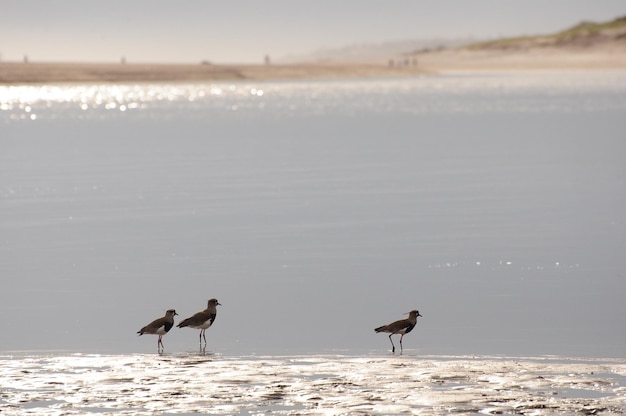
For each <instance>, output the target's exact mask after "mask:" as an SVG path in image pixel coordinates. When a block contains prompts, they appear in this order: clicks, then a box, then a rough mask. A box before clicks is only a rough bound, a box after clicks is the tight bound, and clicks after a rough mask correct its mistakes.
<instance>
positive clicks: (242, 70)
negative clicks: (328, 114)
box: [0, 48, 626, 85]
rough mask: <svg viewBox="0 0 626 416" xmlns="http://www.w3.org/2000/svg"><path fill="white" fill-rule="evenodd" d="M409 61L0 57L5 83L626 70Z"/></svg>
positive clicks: (506, 59) (442, 55)
mask: <svg viewBox="0 0 626 416" xmlns="http://www.w3.org/2000/svg"><path fill="white" fill-rule="evenodd" d="M407 61H408V62H410V65H400V64H394V65H391V64H389V63H388V62H373V63H360V64H355V63H300V64H271V65H221V64H130V63H127V64H121V63H117V64H116V63H100V64H99V63H44V62H42V63H40V62H30V63H21V62H20V63H16V62H0V84H5V85H6V84H31V83H67V82H75V83H84V82H104V83H108V82H195V81H237V80H290V79H337V78H339V79H341V78H372V77H378V78H380V77H404V76H414V75H418V74H433V73H445V72H458V71H495V72H501V71H537V70H566V71H570V70H574V71H580V70H624V69H626V53H624V51H623V50H622V49H621V48H612V49H609V48H605V49H599V50H595V49H592V50H580V51H569V50H561V49H547V48H542V49H530V50H523V51H519V50H517V51H501V50H499V51H493V50H468V49H458V50H443V51H436V52H427V53H420V54H416V55H413V57H412V58H411V59H408V60H407Z"/></svg>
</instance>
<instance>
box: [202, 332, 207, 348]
mask: <svg viewBox="0 0 626 416" xmlns="http://www.w3.org/2000/svg"><path fill="white" fill-rule="evenodd" d="M202 338H204V345H206V329H203V330H202Z"/></svg>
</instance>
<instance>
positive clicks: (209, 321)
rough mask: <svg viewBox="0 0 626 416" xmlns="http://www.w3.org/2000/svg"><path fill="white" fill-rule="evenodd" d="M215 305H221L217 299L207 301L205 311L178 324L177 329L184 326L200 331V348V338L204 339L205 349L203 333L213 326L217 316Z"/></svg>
mask: <svg viewBox="0 0 626 416" xmlns="http://www.w3.org/2000/svg"><path fill="white" fill-rule="evenodd" d="M217 305H221V303H219V302H218V301H217V299H209V303H208V305H207V307H206V309H205V310H203V311H200V312H198V313H196V314H195V315H194V316H192V317H190V318H187V319H183V320H182V321H181V322H179V323H178V325H177V326H178V327H179V328H184V327H186V326H188V327H190V328H196V329H199V330H200V347H202V338H204V346H205V347H206V335H205V332H206V330H207V329H208V328H210V327H211V325H213V321H215V317H216V316H217Z"/></svg>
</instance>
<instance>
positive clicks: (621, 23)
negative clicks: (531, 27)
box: [467, 16, 626, 50]
mask: <svg viewBox="0 0 626 416" xmlns="http://www.w3.org/2000/svg"><path fill="white" fill-rule="evenodd" d="M599 39H603V40H621V41H624V40H626V16H624V17H620V18H617V19H614V20H611V21H609V22H603V23H594V22H581V23H579V24H577V25H576V26H573V27H571V28H569V29H566V30H563V31H561V32H558V33H554V34H550V35H536V36H519V37H512V38H503V39H496V40H490V41H485V42H478V43H474V44H472V45H469V46H467V49H472V50H480V49H522V48H528V47H549V46H567V45H571V46H579V47H585V46H590V45H591V44H592V42H593V41H595V40H599Z"/></svg>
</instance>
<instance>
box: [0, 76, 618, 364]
mask: <svg viewBox="0 0 626 416" xmlns="http://www.w3.org/2000/svg"><path fill="white" fill-rule="evenodd" d="M624 114H626V74H624V73H623V72H599V73H583V72H581V73H568V74H559V73H539V74H495V75H494V74H492V75H471V74H466V75H451V76H443V77H425V78H415V79H392V80H354V81H316V82H283V83H281V82H273V83H255V84H250V83H237V84H189V85H187V84H158V85H152V84H143V85H79V86H72V85H57V86H55V85H52V86H14V87H0V129H1V131H0V147H1V149H2V151H1V152H0V210H1V215H0V256H1V258H2V261H0V279H2V286H3V290H2V291H0V315H1V316H3V319H2V320H0V334H2V335H1V337H2V338H1V339H0V351H7V350H48V349H53V350H64V351H71V352H81V353H104V354H110V353H124V354H128V353H136V352H152V351H154V350H156V345H155V344H156V339H155V338H154V337H147V336H143V337H137V336H136V331H137V330H138V329H139V328H141V327H142V326H143V325H145V324H147V323H148V322H150V321H151V320H152V319H155V318H157V317H159V316H162V315H163V313H164V311H165V310H166V309H168V308H175V309H176V310H177V311H178V313H179V314H180V318H184V317H187V316H190V315H191V314H193V313H194V312H196V311H198V310H200V309H202V308H203V307H204V306H205V305H206V300H207V299H208V298H210V297H216V298H218V299H219V300H220V302H221V303H222V304H223V306H222V307H220V309H219V312H218V316H217V320H216V322H215V325H214V326H213V327H212V328H211V329H210V330H209V331H207V338H208V342H209V349H211V350H212V351H217V352H221V353H228V354H251V353H257V354H264V355H275V354H277V355H282V354H287V355H288V354H299V353H302V354H309V353H313V354H320V353H325V352H332V351H346V352H348V353H350V354H353V353H362V352H367V351H371V350H372V349H376V350H377V351H385V350H386V349H387V348H389V345H388V344H389V343H388V340H387V339H386V337H385V336H383V335H380V334H374V332H373V328H375V327H377V326H379V325H382V324H386V323H388V322H391V321H393V320H396V319H400V318H401V317H402V316H403V315H402V314H403V313H405V312H407V311H409V310H411V309H419V310H420V312H421V314H422V315H423V316H424V318H420V320H419V323H418V326H417V327H416V329H415V330H414V331H413V332H412V333H411V334H409V335H407V337H405V346H406V347H407V348H415V349H417V350H418V351H419V353H420V354H451V355H466V354H482V355H484V354H506V355H526V356H537V355H546V354H554V355H559V356H589V357H622V358H624V356H625V354H626V350H625V349H624V347H623V346H624V345H626V332H625V331H624V329H623V322H622V321H623V319H622V317H623V316H624V315H625V314H626V304H625V303H624V302H623V299H624V297H625V296H626V280H625V279H624V270H626V258H625V257H624V249H625V248H626V247H625V241H626V218H625V215H626V182H625V181H624V178H625V177H626V164H624V163H623V161H624V160H625V159H626V150H625V149H626V144H625V142H624V137H623V132H624ZM197 336H198V334H197V331H193V330H189V329H178V328H174V329H173V330H172V331H171V332H170V333H169V334H167V335H166V336H165V339H164V342H165V347H166V351H170V352H177V351H189V350H190V349H193V348H194V347H195V346H196V345H197V342H198V338H197Z"/></svg>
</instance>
